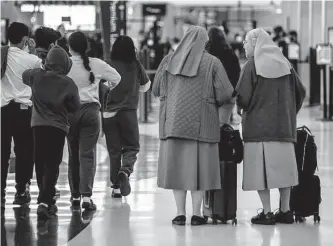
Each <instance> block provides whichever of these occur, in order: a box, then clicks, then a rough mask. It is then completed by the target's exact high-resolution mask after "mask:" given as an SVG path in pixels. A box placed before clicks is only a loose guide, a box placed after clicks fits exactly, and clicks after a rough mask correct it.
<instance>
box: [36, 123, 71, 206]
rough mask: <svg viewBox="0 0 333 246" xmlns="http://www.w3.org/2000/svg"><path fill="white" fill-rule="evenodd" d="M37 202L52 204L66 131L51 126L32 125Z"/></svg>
mask: <svg viewBox="0 0 333 246" xmlns="http://www.w3.org/2000/svg"><path fill="white" fill-rule="evenodd" d="M33 135H34V143H35V151H34V152H35V165H36V177H37V183H38V188H39V196H38V203H45V204H54V203H55V201H54V200H53V197H54V195H55V185H56V184H57V181H58V174H59V165H60V164H61V162H62V155H63V150H64V145H65V137H66V133H65V132H64V131H63V130H61V129H59V128H55V127H52V126H36V127H33Z"/></svg>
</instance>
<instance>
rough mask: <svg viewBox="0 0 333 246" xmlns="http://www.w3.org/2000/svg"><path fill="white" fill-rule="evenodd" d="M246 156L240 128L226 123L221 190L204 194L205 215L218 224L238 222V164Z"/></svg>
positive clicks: (221, 153) (221, 146)
mask: <svg viewBox="0 0 333 246" xmlns="http://www.w3.org/2000/svg"><path fill="white" fill-rule="evenodd" d="M243 156H244V146H243V141H242V139H241V136H240V133H239V131H238V130H234V129H233V128H232V126H230V125H228V124H224V125H223V126H222V127H221V129H220V142H219V159H220V172H221V174H220V175H221V182H222V184H221V187H222V189H220V190H209V191H206V192H205V195H204V206H203V215H204V218H205V219H206V220H208V218H212V220H213V224H214V225H216V224H217V222H218V221H219V220H220V221H222V223H224V224H226V223H227V221H229V220H232V224H233V225H235V224H237V217H236V212H237V164H238V163H241V162H242V160H243Z"/></svg>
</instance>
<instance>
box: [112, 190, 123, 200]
mask: <svg viewBox="0 0 333 246" xmlns="http://www.w3.org/2000/svg"><path fill="white" fill-rule="evenodd" d="M111 197H112V198H122V195H121V193H118V192H115V189H112V194H111Z"/></svg>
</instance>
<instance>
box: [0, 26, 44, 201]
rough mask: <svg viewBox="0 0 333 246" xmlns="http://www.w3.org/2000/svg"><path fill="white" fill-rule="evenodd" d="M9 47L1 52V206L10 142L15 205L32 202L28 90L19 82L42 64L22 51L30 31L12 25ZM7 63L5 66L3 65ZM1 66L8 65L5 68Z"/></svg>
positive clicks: (31, 155) (31, 150)
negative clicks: (25, 72) (13, 158)
mask: <svg viewBox="0 0 333 246" xmlns="http://www.w3.org/2000/svg"><path fill="white" fill-rule="evenodd" d="M8 39H9V42H10V45H9V47H7V48H6V47H2V48H1V64H2V65H1V205H2V207H3V206H4V205H5V195H6V193H5V190H6V180H7V174H8V166H9V158H10V152H11V143H12V138H13V139H14V145H15V147H14V150H15V155H16V163H15V165H16V168H15V182H16V194H15V200H14V204H20V205H22V204H26V203H29V202H30V200H31V197H30V193H29V188H28V187H29V184H30V180H31V178H32V173H33V165H34V161H33V137H32V129H31V127H30V121H31V106H32V102H31V95H32V94H31V88H30V87H29V86H27V85H25V84H24V83H23V81H22V74H23V72H24V71H25V70H27V69H32V68H38V67H40V66H41V64H42V61H41V60H40V59H39V58H38V57H37V56H35V55H32V54H29V53H27V52H25V51H24V49H25V48H26V47H27V46H28V45H29V28H28V27H27V26H26V25H25V24H23V23H20V22H13V23H12V24H11V25H10V26H9V28H8ZM5 61H6V62H5ZM4 64H7V65H5V66H4Z"/></svg>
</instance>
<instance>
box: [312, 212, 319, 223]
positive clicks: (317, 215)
mask: <svg viewBox="0 0 333 246" xmlns="http://www.w3.org/2000/svg"><path fill="white" fill-rule="evenodd" d="M313 220H314V222H315V223H320V216H319V214H314V215H313Z"/></svg>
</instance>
